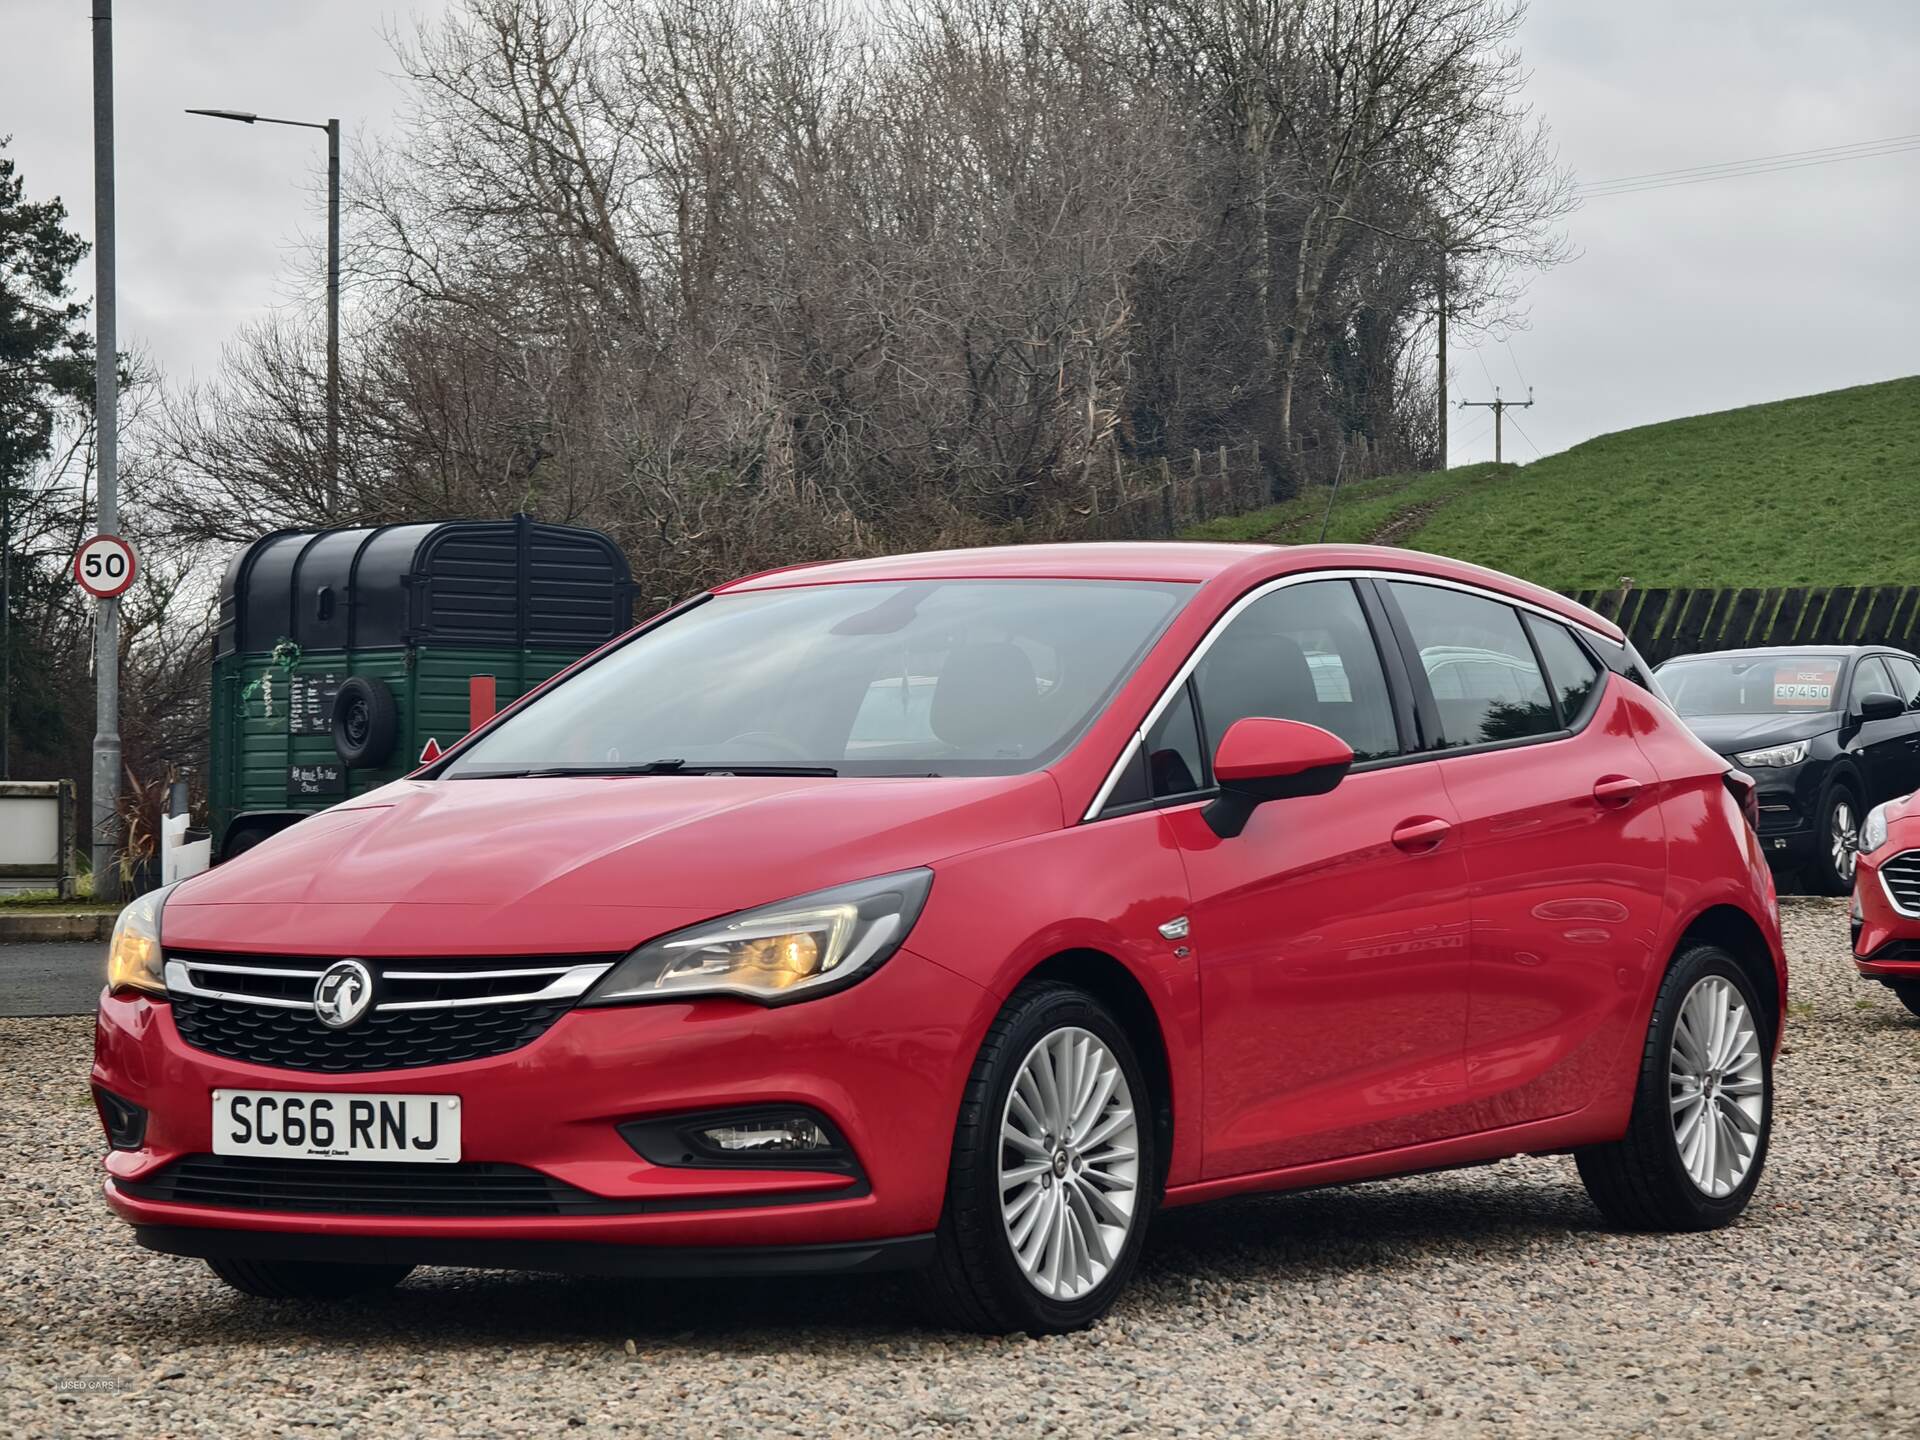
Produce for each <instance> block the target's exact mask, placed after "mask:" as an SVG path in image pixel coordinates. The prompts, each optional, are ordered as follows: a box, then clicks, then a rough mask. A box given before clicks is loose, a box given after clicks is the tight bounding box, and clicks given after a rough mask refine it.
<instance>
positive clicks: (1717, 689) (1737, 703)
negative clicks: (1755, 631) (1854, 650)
mask: <svg viewBox="0 0 1920 1440" xmlns="http://www.w3.org/2000/svg"><path fill="white" fill-rule="evenodd" d="M1841 665H1842V660H1841V657H1840V656H1838V655H1705V656H1701V657H1699V658H1697V659H1687V660H1673V661H1669V662H1668V663H1667V664H1665V665H1662V666H1661V667H1660V672H1659V674H1660V688H1661V689H1662V690H1664V691H1666V693H1667V699H1668V701H1669V702H1670V703H1671V704H1672V705H1673V708H1674V709H1675V710H1677V711H1678V712H1679V713H1680V714H1681V715H1682V716H1686V717H1692V716H1695V715H1800V714H1814V713H1817V712H1819V711H1822V710H1837V709H1839V708H1840V693H1839V691H1840V669H1841Z"/></svg>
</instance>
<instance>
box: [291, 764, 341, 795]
mask: <svg viewBox="0 0 1920 1440" xmlns="http://www.w3.org/2000/svg"><path fill="white" fill-rule="evenodd" d="M346 793H347V772H346V771H345V769H343V768H342V767H341V766H338V765H289V766H288V767H287V794H289V795H344V794H346Z"/></svg>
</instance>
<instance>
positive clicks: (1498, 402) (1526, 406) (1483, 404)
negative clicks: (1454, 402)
mask: <svg viewBox="0 0 1920 1440" xmlns="http://www.w3.org/2000/svg"><path fill="white" fill-rule="evenodd" d="M1469 405H1475V406H1479V407H1480V408H1482V409H1486V410H1491V411H1493V463H1494V464H1496V465H1498V464H1499V463H1500V417H1501V416H1503V415H1505V414H1506V413H1507V411H1509V410H1530V409H1532V408H1533V387H1532V386H1531V385H1529V386H1528V387H1527V398H1526V399H1525V400H1524V401H1521V400H1502V399H1501V398H1500V387H1499V386H1498V385H1496V386H1494V387H1493V399H1491V400H1462V401H1461V402H1460V408H1461V409H1462V410H1464V409H1466V408H1467V407H1468V406H1469Z"/></svg>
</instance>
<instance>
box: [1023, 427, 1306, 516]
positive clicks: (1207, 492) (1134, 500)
mask: <svg viewBox="0 0 1920 1440" xmlns="http://www.w3.org/2000/svg"><path fill="white" fill-rule="evenodd" d="M1092 479H1093V481H1094V482H1095V483H1094V484H1093V486H1092V488H1091V492H1090V493H1089V494H1088V496H1087V497H1086V499H1085V500H1084V502H1083V503H1081V504H1079V505H1074V506H1071V507H1070V508H1068V509H1065V510H1063V511H1061V512H1059V513H1057V514H1050V515H1048V516H1047V517H1046V518H1045V522H1044V523H1045V529H1046V531H1047V533H1048V534H1049V537H1050V538H1054V539H1061V540H1171V539H1173V538H1174V537H1175V536H1177V535H1179V534H1180V533H1181V532H1182V531H1183V530H1185V529H1186V528H1187V527H1188V526H1189V525H1193V524H1197V523H1198V522H1200V521H1202V520H1211V519H1213V518H1214V517H1215V516H1218V515H1239V514H1242V513H1244V512H1245V511H1248V510H1257V509H1258V508H1259V507H1260V506H1262V505H1266V504H1268V503H1270V502H1271V501H1272V499H1273V495H1272V492H1271V490H1270V489H1269V484H1270V482H1269V480H1268V478H1267V472H1266V468H1265V467H1264V466H1263V465H1262V464H1261V461H1260V447H1259V446H1258V445H1257V444H1254V443H1251V442H1250V443H1248V444H1245V445H1231V446H1229V445H1222V446H1220V447H1218V448H1217V449H1213V450H1193V451H1189V452H1188V453H1187V454H1186V455H1185V456H1184V457H1182V458H1181V459H1179V460H1169V459H1165V458H1161V459H1158V460H1149V461H1146V462H1144V463H1140V462H1135V463H1131V464H1123V463H1122V461H1121V459H1120V457H1119V455H1118V453H1117V452H1116V453H1115V455H1114V457H1113V468H1112V470H1111V472H1107V471H1105V470H1104V469H1103V468H1102V467H1095V469H1094V472H1093V476H1092Z"/></svg>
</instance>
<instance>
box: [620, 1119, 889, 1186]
mask: <svg viewBox="0 0 1920 1440" xmlns="http://www.w3.org/2000/svg"><path fill="white" fill-rule="evenodd" d="M619 1129H620V1134H621V1135H622V1136H623V1137H625V1139H626V1142H627V1143H628V1144H629V1145H631V1146H632V1147H633V1148H634V1151H635V1152H636V1153H637V1154H639V1155H640V1156H641V1158H643V1159H645V1160H646V1161H648V1162H649V1163H650V1164H654V1165H670V1166H692V1167H694V1168H696V1169H698V1168H708V1169H722V1170H724V1169H727V1168H729V1167H737V1168H739V1169H743V1170H756V1169H757V1170H837V1171H839V1172H841V1173H842V1174H846V1175H858V1174H859V1173H860V1167H859V1165H858V1164H857V1163H856V1162H855V1160H854V1158H853V1149H852V1147H851V1146H849V1145H848V1144H847V1142H846V1139H845V1137H844V1136H842V1135H841V1134H840V1132H839V1130H837V1129H836V1128H835V1127H834V1124H833V1122H832V1121H831V1120H829V1119H827V1117H826V1116H824V1115H822V1114H820V1113H819V1112H818V1111H816V1110H812V1109H809V1108H807V1107H806V1106H803V1105H754V1106H743V1107H741V1108H739V1109H726V1110H701V1111H697V1112H695V1113H692V1114H685V1115H661V1116H657V1117H654V1118H652V1119H647V1120H629V1121H627V1122H626V1123H625V1124H624V1125H621V1126H620V1127H619Z"/></svg>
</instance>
